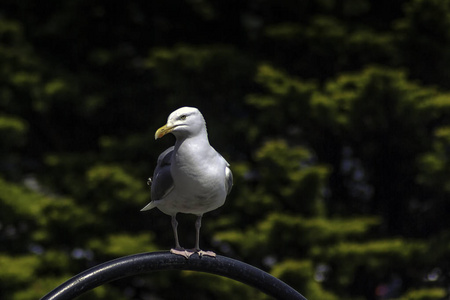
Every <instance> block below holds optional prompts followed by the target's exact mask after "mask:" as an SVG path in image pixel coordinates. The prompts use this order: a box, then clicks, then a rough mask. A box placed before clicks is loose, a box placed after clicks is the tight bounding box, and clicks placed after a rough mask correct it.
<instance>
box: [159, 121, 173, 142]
mask: <svg viewBox="0 0 450 300" xmlns="http://www.w3.org/2000/svg"><path fill="white" fill-rule="evenodd" d="M174 128H175V127H174V126H167V124H166V125H164V126H162V127H161V128H159V129H158V130H156V132H155V140H157V139H160V138H162V137H163V136H165V135H166V134H168V133H171V132H172V130H173V129H174Z"/></svg>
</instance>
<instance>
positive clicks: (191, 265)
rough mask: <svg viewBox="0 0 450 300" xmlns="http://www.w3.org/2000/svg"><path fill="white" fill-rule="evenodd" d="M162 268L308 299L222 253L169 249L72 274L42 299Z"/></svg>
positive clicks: (59, 298) (62, 297)
mask: <svg viewBox="0 0 450 300" xmlns="http://www.w3.org/2000/svg"><path fill="white" fill-rule="evenodd" d="M162 270H191V271H199V272H206V273H211V274H216V275H220V276H224V277H228V278H231V279H234V280H236V281H240V282H242V283H245V284H247V285H250V286H253V287H255V288H257V289H259V290H260V291H262V292H264V293H266V294H267V295H269V296H272V297H274V298H276V299H283V300H284V299H286V300H291V299H292V300H294V299H295V300H306V298H305V297H303V296H302V295H301V294H300V293H298V292H297V291H296V290H294V289H293V288H291V287H290V286H289V285H287V284H286V283H284V282H282V281H281V280H279V279H277V278H275V277H273V276H272V275H270V274H268V273H266V272H264V271H262V270H260V269H258V268H255V267H253V266H251V265H249V264H246V263H243V262H240V261H238V260H235V259H231V258H228V257H224V256H220V255H217V257H216V258H213V257H208V256H203V257H199V256H198V255H197V254H194V255H192V256H191V257H190V258H189V259H185V258H184V257H182V256H179V255H174V254H172V253H170V252H152V253H142V254H135V255H130V256H125V257H121V258H118V259H114V260H111V261H108V262H105V263H103V264H100V265H98V266H95V267H93V268H90V269H88V270H86V271H84V272H81V273H80V274H78V275H76V276H74V277H72V278H71V279H69V280H67V281H66V282H64V283H63V284H61V285H60V286H58V287H57V288H55V289H54V290H53V291H51V292H50V293H48V294H47V295H45V296H44V297H42V298H41V300H69V299H74V298H75V297H77V296H79V295H81V294H83V293H85V292H87V291H89V290H91V289H93V288H95V287H98V286H100V285H102V284H105V283H107V282H110V281H113V280H117V279H120V278H124V277H129V276H133V275H138V274H143V273H148V272H155V271H162Z"/></svg>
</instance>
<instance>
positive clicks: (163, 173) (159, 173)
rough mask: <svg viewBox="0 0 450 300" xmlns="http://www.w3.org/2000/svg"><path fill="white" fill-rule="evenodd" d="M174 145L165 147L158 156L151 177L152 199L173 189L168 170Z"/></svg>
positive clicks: (162, 195)
mask: <svg viewBox="0 0 450 300" xmlns="http://www.w3.org/2000/svg"><path fill="white" fill-rule="evenodd" d="M173 150H174V147H173V146H172V147H170V148H167V150H166V151H164V152H163V153H161V154H160V155H159V157H158V163H157V164H156V168H155V172H154V173H153V179H152V187H151V192H152V200H161V199H163V198H164V197H166V195H167V194H169V193H170V192H171V191H172V189H173V178H172V174H171V172H170V164H171V159H172V153H173Z"/></svg>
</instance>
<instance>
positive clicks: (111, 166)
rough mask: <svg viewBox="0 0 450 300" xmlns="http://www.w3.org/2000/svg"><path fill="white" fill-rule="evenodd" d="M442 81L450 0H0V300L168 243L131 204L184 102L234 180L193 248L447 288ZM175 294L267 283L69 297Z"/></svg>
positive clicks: (373, 285)
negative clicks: (202, 122)
mask: <svg viewBox="0 0 450 300" xmlns="http://www.w3.org/2000/svg"><path fill="white" fill-rule="evenodd" d="M449 91H450V0H409V1H399V0H396V1H393V0H380V1H369V0H346V1H344V0H305V1H294V0H217V1H214V0H167V1H106V0H99V1H88V0H70V1H55V0H53V1H51V0H48V1H31V0H21V1H16V0H3V1H2V3H1V4H0V136H1V139H0V149H1V151H0V172H1V175H0V299H13V300H28V299H30V300H31V299H38V298H40V297H42V296H43V295H45V294H46V293H47V292H49V291H50V290H51V289H53V288H55V287H56V286H58V285H59V284H61V283H62V282H64V281H65V280H67V279H69V278H70V277H72V276H74V275H76V274H77V273H79V272H81V271H83V270H85V269H87V268H89V267H92V266H94V265H96V264H99V263H102V262H105V261H108V260H111V259H114V258H118V257H121V256H125V255H131V254H135V253H141V252H148V251H157V250H168V249H169V248H171V247H172V246H173V234H172V229H171V225H170V217H168V216H166V215H164V214H163V213H161V212H160V211H158V210H157V209H155V210H152V211H150V212H146V213H142V212H140V211H139V210H140V209H141V208H142V207H143V206H144V205H145V204H147V203H148V202H149V200H150V190H149V187H148V186H147V185H146V181H147V178H148V177H150V176H151V175H152V173H153V169H154V167H155V165H156V159H157V157H158V155H159V153H161V152H162V151H163V150H165V149H166V148H167V147H169V146H170V145H172V144H173V143H174V138H173V136H168V137H165V138H164V139H162V140H158V141H154V132H155V131H156V129H157V128H159V127H160V126H162V125H164V124H165V122H166V119H167V116H168V115H169V113H170V112H172V111H173V110H175V109H176V108H178V107H181V106H185V105H189V106H196V107H198V108H199V109H200V110H201V112H202V113H203V115H204V117H205V119H206V121H207V125H208V132H209V137H210V142H211V144H212V145H213V146H214V147H215V148H216V149H217V150H218V151H219V152H220V153H222V154H223V155H224V157H225V158H226V159H227V160H228V161H229V162H230V164H231V167H232V170H233V173H234V179H235V185H234V188H233V191H232V193H231V195H230V196H229V197H228V200H227V202H226V204H225V205H224V206H223V207H221V208H220V209H218V210H216V211H214V212H211V213H208V214H206V215H205V216H204V218H203V227H202V232H201V246H202V248H203V249H207V250H214V251H215V252H217V253H218V254H220V255H225V256H229V257H232V258H236V259H239V260H242V261H244V262H246V263H249V264H252V265H254V266H257V267H259V268H261V269H263V270H265V271H267V272H269V273H271V274H273V275H274V276H276V277H278V278H280V279H282V280H284V281H285V282H286V283H288V284H290V285H291V286H292V287H294V288H296V289H297V290H298V291H300V292H301V293H302V294H304V295H305V296H306V297H307V298H308V299H311V300H314V299H322V300H335V299H348V300H360V299H369V300H371V299H401V300H406V299H414V300H425V299H427V300H434V299H449V293H448V291H449V287H450V282H449V276H450V263H449V262H450V218H449V217H448V211H449V209H450V202H449V201H450V200H449V196H450V92H449ZM194 220H195V216H190V215H179V222H180V227H179V231H180V242H181V245H182V246H185V247H187V248H190V247H193V245H194V239H195V228H194ZM181 298H183V299H196V300H201V299H267V297H266V296H265V295H263V294H262V293H260V292H258V291H256V290H255V289H253V288H251V287H247V286H244V285H242V284H239V283H236V282H234V281H231V280H228V279H225V278H221V277H217V276H213V275H207V274H202V273H194V272H160V273H155V274H149V275H145V276H137V277H132V278H127V279H122V280H119V281H117V282H113V283H111V284H108V285H105V286H102V287H99V288H97V289H95V290H93V291H91V292H89V293H87V294H85V295H83V296H82V297H80V298H79V299H112V300H124V299H142V300H149V299H181Z"/></svg>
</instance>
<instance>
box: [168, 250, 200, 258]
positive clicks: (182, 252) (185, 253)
mask: <svg viewBox="0 0 450 300" xmlns="http://www.w3.org/2000/svg"><path fill="white" fill-rule="evenodd" d="M170 253H173V254H175V255H181V256H183V257H184V258H186V259H189V257H191V255H192V254H194V253H195V252H194V251H190V250H186V249H175V248H172V249H170Z"/></svg>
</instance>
